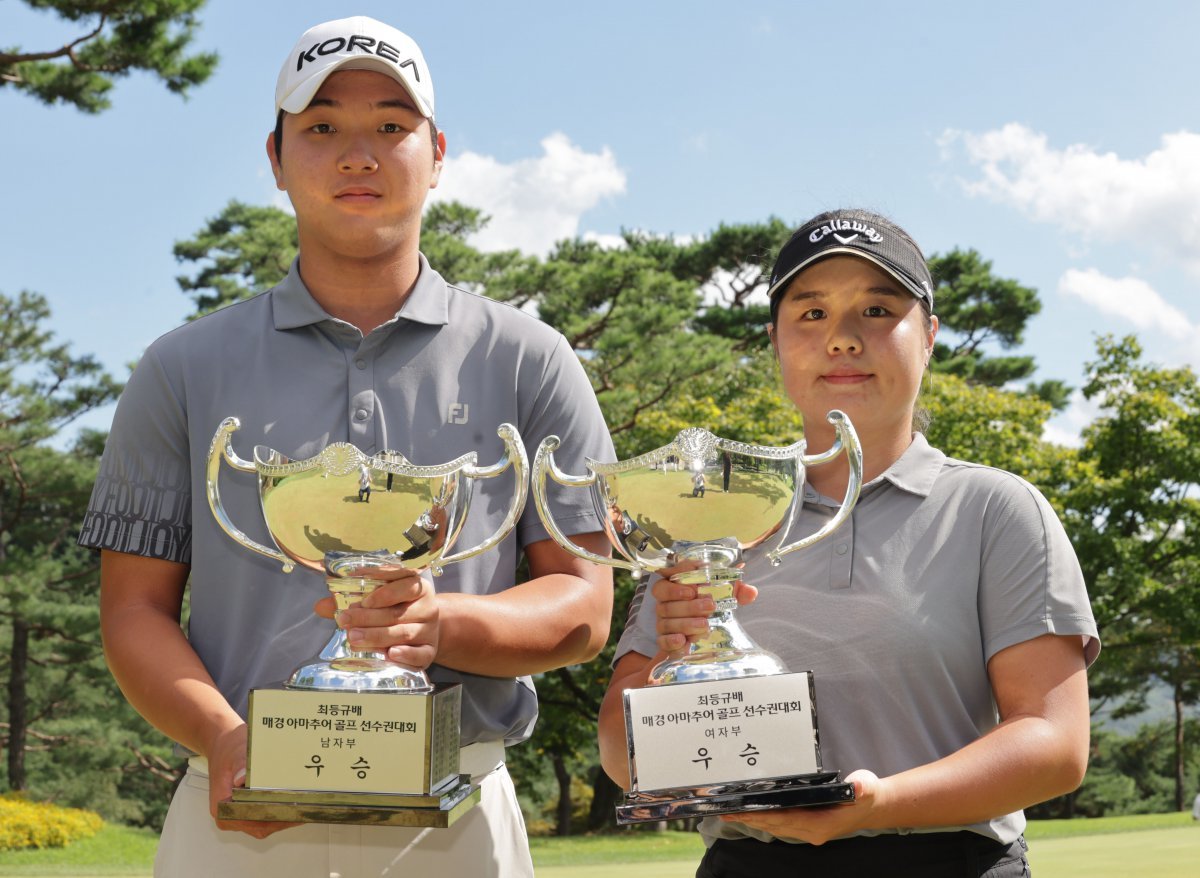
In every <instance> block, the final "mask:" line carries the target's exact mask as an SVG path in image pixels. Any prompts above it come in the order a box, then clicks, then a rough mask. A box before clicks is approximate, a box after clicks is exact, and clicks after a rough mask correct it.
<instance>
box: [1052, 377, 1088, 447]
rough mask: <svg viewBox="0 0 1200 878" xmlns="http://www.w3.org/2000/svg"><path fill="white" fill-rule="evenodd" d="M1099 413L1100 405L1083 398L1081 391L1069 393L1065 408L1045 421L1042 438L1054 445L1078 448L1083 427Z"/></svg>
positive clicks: (1081, 442) (1081, 440) (1080, 443)
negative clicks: (1069, 396)
mask: <svg viewBox="0 0 1200 878" xmlns="http://www.w3.org/2000/svg"><path fill="white" fill-rule="evenodd" d="M1099 414H1100V406H1098V405H1097V404H1096V403H1094V402H1092V401H1091V400H1088V399H1084V396H1083V394H1082V393H1080V392H1079V391H1078V390H1076V391H1075V392H1074V393H1072V394H1071V401H1070V402H1069V403H1068V404H1067V407H1066V409H1064V410H1063V411H1061V412H1059V413H1057V414H1055V415H1054V417H1052V418H1050V419H1049V420H1048V421H1047V422H1046V426H1045V428H1044V429H1043V430H1042V438H1043V439H1044V440H1046V441H1047V442H1053V443H1055V444H1056V445H1066V446H1068V447H1070V448H1078V447H1079V446H1081V445H1082V444H1083V438H1082V436H1081V435H1080V434H1081V433H1082V432H1083V428H1084V427H1086V426H1087V425H1088V424H1090V423H1091V422H1092V421H1094V420H1095V419H1096V418H1097V417H1098V416H1099Z"/></svg>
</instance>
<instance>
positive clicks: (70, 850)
mask: <svg viewBox="0 0 1200 878" xmlns="http://www.w3.org/2000/svg"><path fill="white" fill-rule="evenodd" d="M1026 836H1027V837H1028V838H1029V840H1030V862H1031V863H1032V865H1033V867H1034V874H1035V875H1036V876H1037V878H1129V876H1133V875H1154V876H1155V878H1195V875H1196V874H1197V868H1196V864H1197V863H1200V826H1197V825H1196V823H1195V822H1194V821H1193V820H1192V819H1191V817H1190V816H1189V815H1188V814H1142V815H1136V816H1131V817H1104V818H1099V819H1095V820H1042V821H1035V822H1033V823H1030V825H1029V829H1028V831H1027V832H1026ZM157 843H158V838H157V836H156V835H155V834H154V833H153V832H149V831H148V830H142V829H130V828H128V827H123V826H113V825H106V826H105V827H104V828H103V829H102V830H100V832H99V833H97V834H96V835H95V836H94V837H93V838H89V839H85V840H83V841H78V842H75V843H74V844H71V845H68V846H67V847H65V848H55V849H49V850H40V851H8V852H0V876H58V878H90V876H109V878H112V876H123V878H125V876H127V878H133V876H145V875H149V874H150V871H151V866H152V864H153V861H154V851H155V848H156V847H157ZM529 846H530V849H531V850H532V852H533V862H534V865H535V866H536V867H537V874H538V878H606V876H611V875H613V874H614V870H613V868H612V867H613V866H614V865H621V864H637V870H636V873H637V878H691V876H693V875H694V874H695V872H696V864H697V863H698V862H699V861H700V857H701V856H702V854H703V850H704V845H703V843H702V842H701V841H700V837H699V835H697V834H696V833H692V832H622V833H618V834H615V835H597V836H573V837H570V838H532V839H530V845H529Z"/></svg>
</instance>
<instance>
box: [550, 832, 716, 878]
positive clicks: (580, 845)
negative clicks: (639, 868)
mask: <svg viewBox="0 0 1200 878" xmlns="http://www.w3.org/2000/svg"><path fill="white" fill-rule="evenodd" d="M529 850H530V853H532V854H533V864H534V866H536V867H538V868H539V870H540V868H541V867H543V866H586V865H601V864H610V863H652V862H663V861H665V860H690V861H691V862H693V863H698V862H699V861H700V857H702V856H703V855H704V842H703V841H701V840H700V835H699V833H695V832H621V833H618V834H616V835H581V836H568V837H567V838H531V839H529ZM639 876H640V873H639Z"/></svg>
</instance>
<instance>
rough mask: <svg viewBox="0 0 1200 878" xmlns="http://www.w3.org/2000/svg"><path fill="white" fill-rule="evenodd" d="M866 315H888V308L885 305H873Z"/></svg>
mask: <svg viewBox="0 0 1200 878" xmlns="http://www.w3.org/2000/svg"><path fill="white" fill-rule="evenodd" d="M866 315H867V316H868V317H887V315H888V310H887V308H885V307H883V305H871V306H870V307H869V308H867V310H866Z"/></svg>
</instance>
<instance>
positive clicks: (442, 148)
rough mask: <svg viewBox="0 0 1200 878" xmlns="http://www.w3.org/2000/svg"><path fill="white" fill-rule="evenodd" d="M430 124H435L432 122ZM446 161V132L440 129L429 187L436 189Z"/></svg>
mask: <svg viewBox="0 0 1200 878" xmlns="http://www.w3.org/2000/svg"><path fill="white" fill-rule="evenodd" d="M429 124H431V125H432V124H433V123H432V122H431V123H429ZM445 161H446V133H445V132H444V131H441V130H439V131H438V133H437V148H436V149H435V150H434V152H433V179H431V180H430V181H429V188H430V189H436V188H437V184H438V180H440V179H441V176H442V165H443V163H444V162H445Z"/></svg>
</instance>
